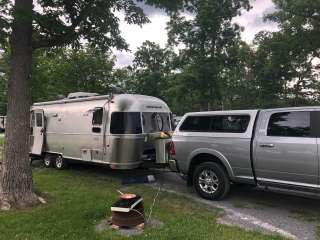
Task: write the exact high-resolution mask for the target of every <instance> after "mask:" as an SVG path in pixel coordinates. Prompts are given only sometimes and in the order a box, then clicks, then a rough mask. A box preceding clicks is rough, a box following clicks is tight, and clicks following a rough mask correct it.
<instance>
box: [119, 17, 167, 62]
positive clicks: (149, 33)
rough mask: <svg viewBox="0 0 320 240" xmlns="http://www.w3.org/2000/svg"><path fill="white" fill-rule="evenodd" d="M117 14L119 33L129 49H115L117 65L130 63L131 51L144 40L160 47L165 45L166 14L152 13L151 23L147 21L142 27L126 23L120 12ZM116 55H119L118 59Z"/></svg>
mask: <svg viewBox="0 0 320 240" xmlns="http://www.w3.org/2000/svg"><path fill="white" fill-rule="evenodd" d="M117 15H118V17H119V18H120V31H121V35H122V37H123V38H124V39H126V41H127V43H128V44H129V49H130V52H125V51H122V52H119V51H115V54H116V56H117V60H118V61H117V64H116V66H117V67H123V66H125V65H123V64H124V63H129V64H130V63H131V61H132V59H133V53H134V52H135V51H136V50H137V48H138V47H140V46H141V45H142V43H143V42H144V41H146V40H149V41H152V42H155V43H158V44H159V45H160V46H161V47H165V45H166V43H167V38H168V37H167V31H166V23H167V21H169V17H168V16H166V15H163V14H152V15H151V16H150V17H149V19H150V21H151V23H147V24H144V25H143V26H142V27H139V26H138V25H134V24H128V23H126V22H125V21H124V15H123V14H122V13H119V14H117ZM118 56H120V59H119V58H118ZM125 56H128V59H127V60H125ZM119 60H120V61H119ZM129 64H126V65H129Z"/></svg>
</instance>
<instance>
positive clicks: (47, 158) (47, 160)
mask: <svg viewBox="0 0 320 240" xmlns="http://www.w3.org/2000/svg"><path fill="white" fill-rule="evenodd" d="M53 157H54V156H52V155H51V154H46V155H45V156H44V160H43V163H44V166H45V167H46V168H51V167H53V161H52V160H53ZM31 162H32V160H31Z"/></svg>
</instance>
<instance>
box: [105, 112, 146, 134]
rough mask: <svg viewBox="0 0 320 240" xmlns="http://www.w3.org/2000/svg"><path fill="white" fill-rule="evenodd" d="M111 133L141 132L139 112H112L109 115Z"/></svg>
mask: <svg viewBox="0 0 320 240" xmlns="http://www.w3.org/2000/svg"><path fill="white" fill-rule="evenodd" d="M110 132H111V134H140V133H142V128H141V118H140V113H139V112H114V113H112V115H111V126H110Z"/></svg>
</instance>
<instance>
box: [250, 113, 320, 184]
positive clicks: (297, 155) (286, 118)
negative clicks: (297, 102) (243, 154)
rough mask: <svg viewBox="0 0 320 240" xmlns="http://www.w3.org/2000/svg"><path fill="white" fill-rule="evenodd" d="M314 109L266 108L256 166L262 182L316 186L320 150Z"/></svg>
mask: <svg viewBox="0 0 320 240" xmlns="http://www.w3.org/2000/svg"><path fill="white" fill-rule="evenodd" d="M313 115H314V113H312V112H310V111H285V112H284V111H266V112H262V114H261V115H260V118H261V119H262V121H261V122H260V124H259V125H258V128H259V129H258V131H257V137H256V140H255V144H254V149H255V152H254V166H255V171H256V177H257V180H258V181H260V182H261V181H263V182H269V183H272V182H273V183H275V184H285V185H295V186H301V187H311V188H315V187H317V185H318V168H319V166H318V164H319V160H318V150H317V148H318V147H317V138H316V136H314V132H313V129H312V127H311V122H312V119H313Z"/></svg>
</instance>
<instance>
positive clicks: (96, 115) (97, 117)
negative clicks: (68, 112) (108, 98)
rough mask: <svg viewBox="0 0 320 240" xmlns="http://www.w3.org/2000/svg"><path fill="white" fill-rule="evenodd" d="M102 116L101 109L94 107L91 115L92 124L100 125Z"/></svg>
mask: <svg viewBox="0 0 320 240" xmlns="http://www.w3.org/2000/svg"><path fill="white" fill-rule="evenodd" d="M102 118H103V109H102V108H96V109H95V110H94V112H93V115H92V125H101V124H102Z"/></svg>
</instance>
